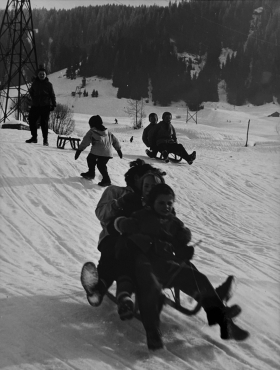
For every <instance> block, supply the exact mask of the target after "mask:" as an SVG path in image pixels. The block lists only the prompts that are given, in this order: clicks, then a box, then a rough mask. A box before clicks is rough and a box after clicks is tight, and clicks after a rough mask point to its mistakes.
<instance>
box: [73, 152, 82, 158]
mask: <svg viewBox="0 0 280 370" xmlns="http://www.w3.org/2000/svg"><path fill="white" fill-rule="evenodd" d="M81 153H82V152H81V150H76V153H75V159H78V158H79V156H80V154H81Z"/></svg>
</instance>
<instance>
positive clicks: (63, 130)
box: [49, 104, 75, 135]
mask: <svg viewBox="0 0 280 370" xmlns="http://www.w3.org/2000/svg"><path fill="white" fill-rule="evenodd" d="M49 128H50V129H51V130H53V131H54V132H55V133H56V134H58V135H70V134H72V132H73V131H74V129H75V121H74V120H73V111H72V110H71V109H70V108H69V107H68V105H64V104H57V106H56V108H55V110H54V111H52V112H51V114H50V119H49Z"/></svg>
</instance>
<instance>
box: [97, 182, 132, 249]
mask: <svg viewBox="0 0 280 370" xmlns="http://www.w3.org/2000/svg"><path fill="white" fill-rule="evenodd" d="M129 192H133V190H132V188H130V187H129V186H127V187H121V186H116V185H111V186H109V187H108V188H106V189H105V190H104V192H103V194H102V196H101V198H100V200H99V202H98V203H97V206H96V209H95V214H96V217H97V218H98V220H99V221H100V223H101V226H102V231H101V233H100V235H99V241H98V244H100V242H101V241H102V239H104V238H105V236H107V235H109V232H108V230H107V225H109V223H110V222H112V220H114V219H115V218H116V217H117V216H119V215H120V209H119V206H118V205H117V200H118V199H119V198H120V197H122V196H123V195H125V194H127V193H129Z"/></svg>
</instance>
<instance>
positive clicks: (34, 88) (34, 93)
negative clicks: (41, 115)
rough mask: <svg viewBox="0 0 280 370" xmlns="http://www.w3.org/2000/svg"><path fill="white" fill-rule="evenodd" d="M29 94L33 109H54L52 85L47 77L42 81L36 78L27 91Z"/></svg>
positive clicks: (54, 100)
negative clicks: (47, 107)
mask: <svg viewBox="0 0 280 370" xmlns="http://www.w3.org/2000/svg"><path fill="white" fill-rule="evenodd" d="M29 94H30V97H31V99H32V106H33V107H46V106H49V107H50V106H53V107H56V99H55V94H54V90H53V85H52V84H51V83H50V81H49V79H48V78H47V77H46V78H45V79H44V80H43V81H41V80H40V79H39V78H38V77H36V79H35V80H34V82H33V83H32V85H31V87H30V89H29Z"/></svg>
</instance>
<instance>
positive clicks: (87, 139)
mask: <svg viewBox="0 0 280 370" xmlns="http://www.w3.org/2000/svg"><path fill="white" fill-rule="evenodd" d="M89 126H90V130H89V131H88V132H87V133H86V135H85V136H84V138H83V140H82V142H81V144H80V145H79V147H78V150H77V151H76V154H75V159H78V158H79V155H80V154H81V152H82V151H83V150H84V149H85V148H86V147H87V146H89V145H92V146H91V150H90V153H89V155H88V156H87V164H88V172H84V173H81V176H83V177H84V178H86V179H88V180H92V179H94V178H95V166H97V168H98V170H99V172H100V173H101V175H102V177H103V178H102V180H101V181H100V182H99V183H98V185H100V186H109V185H111V180H110V177H109V174H108V170H107V163H108V161H109V159H111V158H113V149H112V148H114V149H115V150H116V151H117V153H118V155H119V157H120V158H122V152H121V145H120V143H119V141H118V139H117V138H116V137H115V136H114V135H113V134H112V133H111V132H110V131H109V130H108V129H107V128H106V127H104V126H103V122H102V119H101V117H100V116H98V115H97V116H92V117H91V118H90V119H89Z"/></svg>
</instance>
